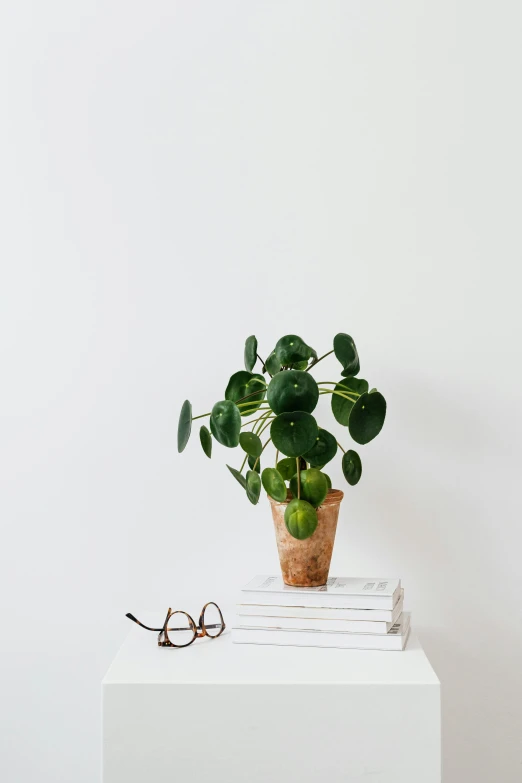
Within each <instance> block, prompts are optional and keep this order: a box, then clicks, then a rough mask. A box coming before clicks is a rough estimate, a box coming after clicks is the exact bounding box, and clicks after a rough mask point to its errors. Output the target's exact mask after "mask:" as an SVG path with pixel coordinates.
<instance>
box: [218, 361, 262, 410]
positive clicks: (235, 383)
mask: <svg viewBox="0 0 522 783" xmlns="http://www.w3.org/2000/svg"><path fill="white" fill-rule="evenodd" d="M253 392H258V394H253V396H252V397H248V400H243V397H246V396H247V395H250V394H252V393H253ZM265 393H266V381H265V379H264V378H263V376H262V375H259V374H254V373H251V372H247V370H239V372H235V373H234V375H232V377H231V378H230V380H229V382H228V386H227V388H226V390H225V400H231V401H232V402H238V400H243V402H244V403H247V404H245V405H243V404H241V405H240V408H239V410H240V411H241V416H250V414H251V413H255V411H257V409H258V408H259V406H260V405H261V403H262V402H263V400H264V398H265Z"/></svg>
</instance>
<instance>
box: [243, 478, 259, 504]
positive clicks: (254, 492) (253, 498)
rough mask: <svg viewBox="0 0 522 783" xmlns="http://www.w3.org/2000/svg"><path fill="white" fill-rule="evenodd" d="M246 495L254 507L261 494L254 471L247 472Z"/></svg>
mask: <svg viewBox="0 0 522 783" xmlns="http://www.w3.org/2000/svg"><path fill="white" fill-rule="evenodd" d="M246 493H247V497H248V499H249V500H250V502H251V503H253V505H254V506H255V505H256V503H257V502H258V500H259V495H260V494H261V479H260V477H259V473H257V472H256V471H255V470H247V474H246Z"/></svg>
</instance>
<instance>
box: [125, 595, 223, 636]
mask: <svg viewBox="0 0 522 783" xmlns="http://www.w3.org/2000/svg"><path fill="white" fill-rule="evenodd" d="M125 617H128V618H129V620H132V621H133V622H134V623H137V624H138V625H140V626H141V627H142V628H145V629H146V630H147V631H159V634H158V647H188V646H189V644H192V642H193V641H194V640H195V639H201V638H202V637H203V636H209V637H210V638H211V639H217V637H218V636H221V634H222V633H223V631H224V630H225V627H226V626H225V621H224V620H223V615H222V614H221V609H220V608H219V606H218V605H217V604H215V603H214V601H209V603H208V604H205V606H204V607H203V609H202V610H201V614H200V615H199V622H198V624H197V625H196V623H195V622H194V620H193V619H192V617H191V616H190V615H189V614H187V613H186V612H182V611H181V610H179V609H176V610H175V611H172V609H169V611H168V612H167V616H166V618H165V622H164V623H163V628H149V626H148V625H143V623H140V621H139V620H137V619H136V618H135V617H134V615H133V614H130V612H129V613H127V614H126V615H125Z"/></svg>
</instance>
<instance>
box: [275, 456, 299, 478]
mask: <svg viewBox="0 0 522 783" xmlns="http://www.w3.org/2000/svg"><path fill="white" fill-rule="evenodd" d="M296 469H297V465H296V462H295V457H285V458H284V459H280V460H279V462H278V463H277V470H278V472H279V473H280V474H281V476H282V477H283V480H284V481H290V479H291V478H292V476H293V475H294V473H295V472H296Z"/></svg>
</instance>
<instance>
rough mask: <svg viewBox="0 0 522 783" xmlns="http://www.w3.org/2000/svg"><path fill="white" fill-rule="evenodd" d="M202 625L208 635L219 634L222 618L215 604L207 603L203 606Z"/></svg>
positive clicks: (221, 628)
mask: <svg viewBox="0 0 522 783" xmlns="http://www.w3.org/2000/svg"><path fill="white" fill-rule="evenodd" d="M203 625H204V626H205V629H206V631H207V633H208V635H209V636H219V634H220V633H221V631H222V630H223V619H222V617H221V612H220V611H219V609H218V608H217V606H216V604H209V605H208V606H207V607H205V611H204V612H203Z"/></svg>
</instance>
